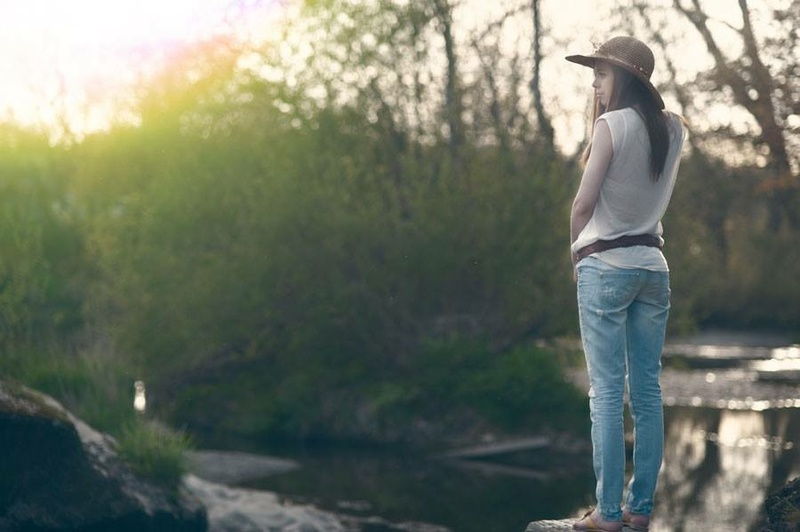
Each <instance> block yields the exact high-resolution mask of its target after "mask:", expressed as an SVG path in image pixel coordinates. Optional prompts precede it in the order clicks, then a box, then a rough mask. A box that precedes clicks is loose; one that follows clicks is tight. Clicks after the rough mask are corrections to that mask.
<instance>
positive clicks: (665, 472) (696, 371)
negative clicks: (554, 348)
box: [195, 332, 800, 532]
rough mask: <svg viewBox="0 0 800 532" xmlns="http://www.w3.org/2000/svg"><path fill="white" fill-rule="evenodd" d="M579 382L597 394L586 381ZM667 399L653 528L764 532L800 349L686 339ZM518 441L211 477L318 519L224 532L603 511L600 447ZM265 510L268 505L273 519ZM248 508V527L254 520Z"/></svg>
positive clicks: (422, 527)
mask: <svg viewBox="0 0 800 532" xmlns="http://www.w3.org/2000/svg"><path fill="white" fill-rule="evenodd" d="M570 377H571V378H572V379H573V380H575V382H576V384H578V385H579V386H583V387H585V386H586V383H585V375H584V372H582V371H575V372H573V373H572V374H571V375H570ZM662 387H663V391H664V402H665V405H666V409H665V423H666V427H665V428H666V432H665V435H666V446H665V459H664V466H663V469H662V473H661V477H660V482H659V487H658V492H657V494H656V508H655V511H654V519H653V521H652V523H651V527H650V529H651V530H652V531H653V532H680V531H696V530H708V531H712V532H727V531H731V532H746V531H748V530H750V529H752V528H753V527H755V526H756V525H757V524H758V523H759V522H760V520H761V518H762V513H761V512H762V508H763V502H764V499H765V498H766V496H767V495H768V494H770V493H771V492H773V491H775V490H777V489H779V488H780V487H782V486H783V485H784V484H785V483H786V482H788V481H789V480H790V479H792V478H794V477H796V476H800V454H799V453H800V408H798V407H800V346H797V345H791V344H790V342H789V339H788V338H784V337H780V336H771V335H755V334H752V333H751V334H738V333H728V332H709V333H704V334H702V335H698V336H696V337H692V338H684V339H678V340H674V341H671V342H669V344H668V346H667V347H666V348H665V357H664V373H663V377H662ZM507 443H509V445H508V446H507V451H506V452H503V453H493V454H492V455H491V456H490V457H487V456H484V455H481V453H480V452H479V451H476V452H475V453H474V454H470V453H464V454H462V455H460V456H448V457H443V456H428V455H419V454H411V453H402V452H397V451H386V450H376V449H369V448H351V447H348V448H333V447H324V448H320V447H305V448H297V447H293V448H270V449H259V450H258V451H259V453H263V454H264V455H269V457H268V456H263V457H261V458H259V457H252V462H248V461H247V457H248V456H249V455H244V454H242V455H241V456H240V458H241V460H240V461H239V462H238V463H239V465H238V469H239V470H241V471H240V474H236V470H237V466H236V463H237V461H236V460H233V461H231V462H229V463H224V464H223V463H222V462H221V459H222V458H221V455H215V454H214V453H207V454H205V455H202V453H201V455H200V456H201V457H203V458H204V460H205V466H203V467H199V469H201V471H200V472H198V473H197V474H198V476H204V478H208V477H212V478H211V480H214V481H217V482H220V483H221V484H226V485H228V486H229V487H230V488H231V489H232V490H234V491H230V492H225V494H224V495H220V497H221V498H222V499H225V500H227V501H236V500H237V499H236V493H238V494H239V495H241V494H247V496H248V497H252V496H253V495H254V494H263V495H264V497H267V496H269V497H270V499H269V500H270V501H271V504H274V505H277V507H278V508H285V509H289V510H287V511H295V513H297V512H306V513H304V514H303V515H301V516H300V517H299V518H297V519H294V520H293V521H287V522H291V523H292V524H291V525H287V527H285V528H281V527H280V526H275V527H274V528H271V527H272V525H269V527H267V526H266V525H264V526H262V527H261V528H259V527H258V525H256V524H255V523H256V521H252V523H251V524H250V525H247V526H245V525H242V526H241V527H240V528H236V527H235V526H234V525H231V524H230V521H228V522H225V523H228V524H218V525H217V528H216V529H217V530H231V531H233V530H260V529H263V530H287V531H289V530H298V531H299V530H308V531H314V530H337V529H338V530H347V531H354V532H359V531H363V532H384V531H395V530H403V531H406V530H407V531H415V532H446V531H452V532H492V531H497V532H513V531H520V532H521V531H523V530H525V527H526V525H527V524H528V522H530V521H535V520H544V519H563V518H568V517H575V516H577V515H578V514H579V513H581V511H582V510H583V509H585V508H586V507H587V506H588V505H590V504H592V501H593V491H594V478H593V475H592V472H591V461H590V451H589V449H581V448H580V444H578V443H576V444H575V445H572V444H570V442H557V444H556V445H547V446H542V445H537V441H536V440H535V439H533V440H525V441H522V442H518V444H515V442H507ZM551 443H552V442H551ZM576 446H577V447H576ZM576 451H577V452H576ZM276 457H280V458H276ZM199 459H200V458H198V460H199ZM259 460H261V462H259ZM215 464H216V465H215ZM259 464H260V465H261V466H263V467H261V468H259ZM200 465H201V466H202V464H200ZM214 467H216V473H215V472H214ZM203 471H205V473H206V475H203ZM231 472H233V473H231ZM215 474H216V475H217V476H216V477H215ZM226 474H227V475H228V477H225V475H226ZM220 475H221V476H220ZM195 481H197V482H202V481H200V480H199V479H195ZM219 489H220V490H221V489H223V488H219ZM235 490H240V491H238V492H237V491H235ZM240 500H242V501H244V499H240ZM265 504H267V503H266V502H264V500H262V501H261V502H256V503H254V506H259V505H260V507H261V509H262V510H261V511H262V512H263V508H264V505H265ZM240 510H241V511H240V514H241V515H239V517H237V519H239V520H240V521H241V522H243V523H244V522H246V518H244V517H242V516H243V515H244V516H246V515H247V511H248V510H247V508H244V507H242V508H240ZM253 510H254V511H255V508H254V509H253ZM304 516H305V517H304ZM211 517H212V531H213V530H214V522H215V521H214V519H213V517H214V516H213V515H212V516H211ZM303 519H305V520H306V521H305V525H304V524H303V523H302V522H301V521H302V520H303ZM315 520H316V521H315ZM274 521H275V520H273V522H274ZM336 521H338V524H336ZM217 522H218V523H223V522H224V521H222V520H220V521H217ZM234 522H235V519H234ZM314 523H323V524H322V525H315V524H314Z"/></svg>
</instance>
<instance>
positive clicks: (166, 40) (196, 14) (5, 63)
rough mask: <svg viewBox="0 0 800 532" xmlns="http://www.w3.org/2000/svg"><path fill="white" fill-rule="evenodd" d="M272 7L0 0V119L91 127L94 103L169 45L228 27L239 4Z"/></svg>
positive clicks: (148, 0)
mask: <svg viewBox="0 0 800 532" xmlns="http://www.w3.org/2000/svg"><path fill="white" fill-rule="evenodd" d="M270 4H271V2H244V1H240V2H234V1H232V0H69V1H61V0H26V1H24V2H23V1H20V0H0V13H2V17H0V73H2V75H1V76H0V119H9V118H10V119H12V120H14V121H16V122H19V123H22V124H28V125H31V124H42V123H52V122H53V121H58V120H59V119H68V120H69V121H70V122H74V121H75V120H76V119H78V120H79V121H82V122H83V124H79V125H78V129H94V128H95V127H98V125H99V124H98V123H97V122H99V121H101V120H104V118H102V116H100V115H102V111H101V112H100V113H99V114H98V113H97V112H96V111H97V110H96V109H94V108H95V107H96V106H97V105H98V103H99V104H100V105H101V107H102V105H103V102H104V100H108V99H109V98H113V94H114V92H115V91H119V90H121V89H122V88H124V87H125V86H127V85H129V84H130V83H131V82H133V81H135V80H136V79H137V77H138V76H139V75H140V73H141V72H143V71H147V67H148V64H150V63H152V62H154V61H157V60H158V59H159V58H160V57H163V56H164V55H165V54H168V53H169V51H170V50H171V49H173V48H175V47H180V46H182V45H185V44H187V43H191V42H195V41H199V40H202V39H205V38H209V37H213V36H214V35H217V34H220V33H224V32H231V31H233V29H234V28H233V27H232V24H231V20H232V19H233V18H235V17H236V16H238V15H241V13H239V12H237V9H248V8H247V7H245V8H241V7H239V8H237V7H235V6H242V5H245V6H246V5H250V6H251V7H252V8H253V10H255V9H256V7H255V6H257V7H258V8H259V9H263V8H264V7H265V6H267V7H268V6H269V5H270ZM108 106H109V108H110V107H111V103H108ZM90 108H92V109H90ZM93 113H94V115H93ZM59 115H60V116H59Z"/></svg>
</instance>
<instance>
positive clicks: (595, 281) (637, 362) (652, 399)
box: [577, 256, 670, 521]
mask: <svg viewBox="0 0 800 532" xmlns="http://www.w3.org/2000/svg"><path fill="white" fill-rule="evenodd" d="M577 271H578V311H579V317H580V327H581V340H582V342H583V350H584V354H585V356H586V367H587V369H588V372H589V385H590V388H589V407H590V412H591V420H592V446H593V462H594V472H595V476H596V478H597V489H596V496H597V507H598V510H599V511H600V513H601V514H602V516H603V519H605V520H608V521H619V520H620V519H621V518H622V510H621V508H620V505H621V503H622V495H623V488H624V482H625V441H624V438H625V434H624V423H623V396H624V391H625V380H626V378H625V377H626V373H627V382H628V394H629V399H630V402H629V409H630V413H631V418H632V419H633V426H634V447H633V476H632V477H631V479H630V482H629V484H628V494H627V497H626V499H625V506H627V507H628V508H629V509H630V510H631V511H633V512H634V513H637V514H645V515H650V513H651V512H652V511H653V497H654V494H655V490H656V483H657V481H658V472H659V470H660V469H661V460H662V457H663V454H664V408H663V404H662V400H661V384H660V382H659V378H660V375H661V349H662V347H663V345H664V333H665V329H666V325H667V317H668V315H669V308H670V302H669V301H670V288H669V274H668V273H666V272H654V271H650V270H642V269H623V268H615V267H613V266H611V265H609V264H606V263H604V262H603V261H601V260H599V259H597V258H595V257H591V256H590V257H587V258H585V259H583V260H582V261H580V262H579V263H578V266H577ZM626 370H627V372H626Z"/></svg>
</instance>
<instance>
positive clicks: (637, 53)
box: [594, 36, 656, 79]
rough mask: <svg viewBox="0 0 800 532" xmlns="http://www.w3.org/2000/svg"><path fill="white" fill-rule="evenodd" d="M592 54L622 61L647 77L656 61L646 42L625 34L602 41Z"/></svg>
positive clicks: (648, 77) (651, 72)
mask: <svg viewBox="0 0 800 532" xmlns="http://www.w3.org/2000/svg"><path fill="white" fill-rule="evenodd" d="M594 55H595V57H608V58H609V59H613V60H615V61H617V62H620V63H624V64H625V65H627V66H629V67H630V68H631V69H632V70H635V71H636V72H638V73H639V74H641V75H643V76H644V77H646V78H647V79H650V76H651V75H652V74H653V67H654V66H655V62H656V61H655V57H654V56H653V52H652V50H650V48H649V47H648V46H647V45H646V44H644V43H643V42H642V41H640V40H639V39H636V38H635V37H627V36H623V37H614V38H612V39H610V40H608V41H606V42H604V43H603V44H601V45H600V47H599V48H598V49H597V51H596V52H595V53H594Z"/></svg>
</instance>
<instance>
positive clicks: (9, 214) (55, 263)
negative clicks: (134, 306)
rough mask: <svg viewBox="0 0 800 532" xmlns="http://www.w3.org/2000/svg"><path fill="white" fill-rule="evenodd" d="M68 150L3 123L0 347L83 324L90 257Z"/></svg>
mask: <svg viewBox="0 0 800 532" xmlns="http://www.w3.org/2000/svg"><path fill="white" fill-rule="evenodd" d="M62 157H63V153H61V151H60V150H59V149H56V148H51V147H50V146H49V145H48V143H47V139H46V138H45V137H43V136H40V135H36V134H34V133H29V132H26V131H22V130H19V129H17V128H15V127H13V126H10V125H0V347H11V346H13V345H15V344H18V343H25V342H29V341H32V340H37V341H41V340H43V339H45V338H46V339H48V340H50V339H52V338H54V337H55V335H62V336H63V335H65V334H69V333H71V332H74V331H75V330H76V329H77V328H78V327H79V326H80V324H81V309H80V304H81V299H80V298H81V295H80V291H79V286H78V283H79V281H80V279H82V270H83V268H84V267H85V263H83V260H82V259H83V255H82V242H81V234H80V228H79V227H76V225H75V224H74V223H73V220H72V219H71V213H70V209H71V205H70V204H69V199H68V197H69V196H68V192H67V191H68V181H67V180H65V179H64V176H63V175H62V174H61V169H60V168H59V164H60V163H62V162H63V158H62Z"/></svg>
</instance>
